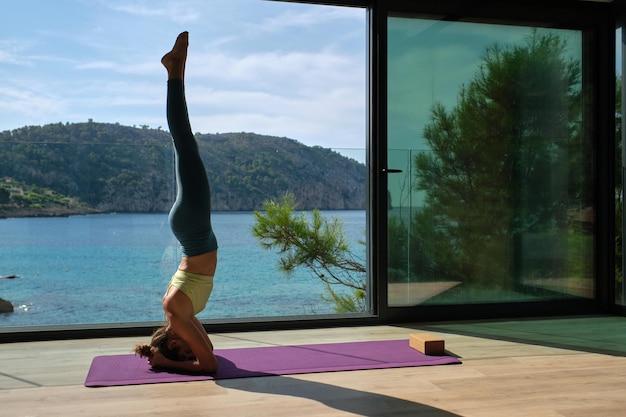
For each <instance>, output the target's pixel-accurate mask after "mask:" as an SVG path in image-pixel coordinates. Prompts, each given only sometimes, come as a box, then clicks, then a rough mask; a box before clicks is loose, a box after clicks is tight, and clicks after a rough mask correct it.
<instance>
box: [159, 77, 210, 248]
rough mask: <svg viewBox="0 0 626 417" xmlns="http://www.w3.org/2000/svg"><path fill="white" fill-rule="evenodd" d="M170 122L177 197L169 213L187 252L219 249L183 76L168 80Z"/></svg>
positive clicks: (173, 226) (172, 226)
mask: <svg viewBox="0 0 626 417" xmlns="http://www.w3.org/2000/svg"><path fill="white" fill-rule="evenodd" d="M167 123H168V125H169V128H170V133H171V135H172V139H173V142H174V151H175V152H174V155H175V160H176V201H175V202H174V205H173V206H172V209H171V210H170V214H169V223H170V227H171V228H172V232H173V233H174V236H176V238H177V239H178V241H179V242H180V245H181V246H182V251H183V255H184V256H196V255H202V254H203V253H207V252H212V251H214V250H216V249H217V239H216V238H215V234H214V233H213V229H212V227H211V189H210V187H209V180H208V178H207V175H206V170H205V168H204V164H203V163H202V159H200V153H199V151H198V144H197V142H196V139H195V137H194V135H193V133H192V131H191V125H190V123H189V115H188V113H187V102H186V100H185V88H184V86H183V82H182V80H169V81H168V82H167Z"/></svg>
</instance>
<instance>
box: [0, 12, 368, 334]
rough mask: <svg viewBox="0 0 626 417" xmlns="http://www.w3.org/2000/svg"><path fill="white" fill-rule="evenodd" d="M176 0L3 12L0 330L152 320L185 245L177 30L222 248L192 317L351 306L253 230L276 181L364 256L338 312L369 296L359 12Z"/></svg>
mask: <svg viewBox="0 0 626 417" xmlns="http://www.w3.org/2000/svg"><path fill="white" fill-rule="evenodd" d="M174 3H175V2H174ZM174 3H172V5H171V7H172V9H171V10H168V9H167V6H166V5H162V7H161V6H159V7H154V8H150V9H146V8H141V7H134V6H133V5H132V4H128V2H125V1H106V2H67V1H59V2H53V3H52V2H49V1H46V0H25V1H22V2H20V3H16V4H14V5H12V6H11V7H9V8H6V10H4V11H3V22H4V23H3V33H4V34H7V36H4V37H3V39H2V40H0V42H1V44H2V47H1V48H0V49H1V51H2V52H0V74H1V75H2V76H1V77H0V91H2V94H0V109H1V112H0V276H2V277H6V278H2V279H0V298H2V299H4V300H8V301H10V302H11V304H12V305H13V307H14V312H13V313H10V314H0V327H19V328H23V327H24V326H32V325H65V324H85V323H86V324H89V323H103V322H106V323H125V322H130V323H134V322H144V321H162V319H163V312H162V310H161V298H162V296H163V293H164V292H165V290H166V286H167V284H168V282H169V280H170V278H171V276H172V274H173V273H174V272H175V270H176V268H177V266H178V263H179V262H180V256H181V253H180V249H179V246H178V244H177V242H176V241H175V240H174V238H173V235H172V234H171V232H170V229H169V225H168V221H167V212H168V210H169V208H170V206H171V203H172V201H173V199H174V196H175V184H174V179H173V161H172V149H171V148H172V146H171V138H170V136H169V133H168V132H167V131H166V130H164V129H166V126H167V125H166V119H165V92H166V90H165V85H166V83H165V80H166V72H165V70H164V69H163V68H162V66H161V64H160V58H161V56H162V54H163V53H164V52H166V51H167V50H169V48H171V46H172V45H173V42H174V39H175V37H176V35H177V34H178V32H179V31H180V30H181V28H182V29H185V30H189V32H190V48H189V57H188V61H187V76H186V79H185V83H186V87H187V88H186V89H187V101H188V105H189V111H190V119H191V125H192V128H193V130H194V131H195V132H199V133H198V134H197V138H198V142H199V144H200V149H201V154H202V156H203V158H204V161H205V165H206V168H207V171H208V173H209V179H210V181H211V191H212V203H213V209H214V212H213V214H212V223H213V227H214V229H215V232H216V235H217V238H218V241H219V245H220V252H219V258H220V261H219V265H218V268H217V274H216V277H215V288H214V290H213V293H212V295H211V298H210V300H209V302H208V304H207V308H206V309H205V310H204V311H203V312H202V313H200V314H199V316H198V317H199V318H201V319H230V318H247V317H264V318H268V319H269V318H270V317H299V316H312V317H314V316H317V315H319V314H334V313H335V312H337V311H341V312H342V313H343V312H346V300H348V301H349V300H350V299H351V297H352V296H353V295H354V294H355V291H354V289H353V288H349V287H347V286H345V285H336V286H333V287H332V289H333V290H334V295H336V296H338V297H339V298H338V299H334V298H333V297H332V296H331V294H330V293H329V291H328V288H327V286H326V284H325V283H324V282H323V281H322V280H321V279H320V276H319V275H316V274H314V273H313V272H312V271H311V270H310V269H308V268H306V267H305V266H298V267H297V268H296V269H295V270H294V271H293V273H292V274H291V275H288V274H286V273H284V272H283V271H282V270H281V269H280V268H279V265H280V256H279V253H278V251H277V250H275V249H271V250H266V249H264V247H262V246H261V243H260V241H259V240H258V239H257V238H255V237H254V236H253V235H252V230H251V229H252V226H253V225H254V224H255V216H254V214H253V210H260V209H262V207H263V203H264V201H265V200H272V201H279V200H280V199H281V198H282V197H283V195H284V193H285V192H291V193H293V194H294V196H295V199H296V203H297V207H296V209H295V211H294V215H297V216H299V215H300V213H303V215H304V216H305V217H306V218H307V219H310V218H311V217H312V210H313V209H315V208H317V209H320V210H321V214H322V217H323V218H325V219H328V220H329V221H331V220H332V219H335V218H337V219H338V220H340V221H341V222H342V227H343V228H342V232H343V235H342V236H343V237H344V238H345V242H346V244H347V246H348V249H349V251H350V254H351V255H353V256H354V259H355V260H356V261H357V263H358V266H359V267H360V268H361V269H357V271H358V272H357V273H356V274H354V275H355V276H354V278H355V279H356V280H357V281H358V282H359V283H360V287H359V291H360V292H359V293H358V296H359V297H361V298H359V300H360V304H358V303H357V306H356V307H355V308H354V309H352V310H349V308H348V310H349V311H351V312H352V311H356V312H359V313H360V312H362V311H363V310H366V309H367V308H369V305H368V304H367V303H366V302H365V301H364V300H366V298H365V297H364V295H365V292H364V291H363V289H362V288H361V287H365V286H366V279H367V277H366V274H365V272H364V269H365V264H364V262H365V256H364V255H365V247H364V245H363V244H362V243H361V242H362V241H363V240H364V237H365V221H366V219H365V187H366V184H365V177H366V168H365V149H364V147H365V139H366V138H365V128H366V122H365V121H366V82H365V78H366V37H365V34H366V19H365V18H366V15H365V13H366V12H365V10H364V9H358V8H345V7H331V6H320V5H306V4H296V3H281V2H265V1H258V0H238V1H237V2H233V1H231V0H212V1H204V2H194V5H193V7H191V8H187V9H185V10H183V9H181V8H179V6H176V5H174ZM8 34H10V37H8ZM225 132H233V133H225ZM248 132H253V133H248ZM48 215H54V216H55V217H46V216H48ZM336 230H337V229H336V228H335V229H333V231H336ZM14 276H16V277H19V278H9V277H14ZM342 297H343V298H342ZM348 307H350V306H349V305H348ZM357 307H358V308H360V309H358V308H357Z"/></svg>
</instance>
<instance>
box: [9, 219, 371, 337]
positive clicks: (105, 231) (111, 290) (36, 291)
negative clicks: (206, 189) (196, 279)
mask: <svg viewBox="0 0 626 417" xmlns="http://www.w3.org/2000/svg"><path fill="white" fill-rule="evenodd" d="M322 214H323V216H324V217H327V218H334V217H337V218H339V219H340V220H341V221H342V222H343V225H344V226H343V227H344V233H345V235H346V236H347V238H348V240H349V242H350V244H351V248H352V250H353V252H355V253H357V254H359V255H361V256H363V259H364V255H365V248H364V246H363V245H362V244H360V243H359V241H362V240H363V239H364V236H365V212H364V211H324V212H322ZM212 222H213V228H214V230H215V233H216V235H217V238H218V241H219V246H220V250H219V262H218V267H217V272H216V274H215V287H214V290H213V294H212V295H211V298H210V300H209V303H208V304H207V308H206V309H205V310H204V311H203V312H202V313H200V314H199V315H198V317H199V318H201V319H219V318H248V317H269V316H294V315H309V314H329V313H333V312H334V309H333V304H332V303H330V302H327V301H325V300H323V299H322V295H323V294H324V285H323V284H322V283H321V281H320V280H319V279H318V278H316V277H315V276H313V275H312V274H311V272H309V271H308V270H305V269H301V270H297V271H295V272H294V273H293V274H292V275H290V276H289V277H287V276H285V275H284V274H283V273H282V272H280V271H279V269H278V260H279V256H278V254H277V253H275V252H271V251H268V250H265V249H263V248H261V246H260V245H259V242H258V241H257V240H256V238H254V237H253V236H252V232H251V228H252V226H253V224H254V222H255V217H254V214H253V213H251V212H234V213H233V212H228V213H221V212H218V213H213V215H212ZM179 261H180V248H179V246H178V243H177V242H176V240H175V239H174V237H173V236H172V234H171V231H170V229H169V225H168V222H167V214H100V215H88V216H70V217H54V218H17V219H0V276H4V275H18V276H19V278H16V279H0V298H4V299H5V300H9V301H11V303H13V305H14V307H15V312H13V313H7V314H0V327H16V326H17V327H23V326H39V325H67V324H90V323H127V322H130V323H132V322H146V321H162V320H163V312H162V310H161V298H162V296H163V293H164V292H165V289H166V286H167V284H168V282H169V280H170V277H171V275H172V274H173V273H174V272H175V270H176V268H177V266H178V263H179Z"/></svg>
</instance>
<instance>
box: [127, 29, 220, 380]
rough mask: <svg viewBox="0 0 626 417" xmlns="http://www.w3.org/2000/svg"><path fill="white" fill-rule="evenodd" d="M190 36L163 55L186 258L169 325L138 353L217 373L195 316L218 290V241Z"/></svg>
mask: <svg viewBox="0 0 626 417" xmlns="http://www.w3.org/2000/svg"><path fill="white" fill-rule="evenodd" d="M188 44H189V34H188V33H187V32H183V33H181V34H180V35H178V38H177V39H176V42H175V44H174V47H173V48H172V50H171V51H170V52H169V53H167V54H166V55H165V56H164V57H163V58H162V59H161V63H162V64H163V66H164V67H165V68H166V69H167V74H168V81H167V121H168V124H169V128H170V133H171V135H172V139H173V143H174V150H175V159H176V188H177V193H176V201H175V202H174V205H173V206H172V209H171V210H170V214H169V222H170V226H171V228H172V232H173V233H174V235H175V236H176V238H177V239H178V241H179V242H180V244H181V247H182V252H183V256H182V260H181V262H180V265H179V266H178V270H177V271H176V273H175V274H174V276H173V277H172V280H171V281H170V284H169V286H168V288H167V291H166V293H165V296H164V297H163V312H164V313H165V319H166V320H167V325H166V326H164V327H162V328H160V329H157V330H156V331H155V333H154V335H153V336H152V341H151V343H150V345H137V346H136V347H135V352H136V353H138V354H140V355H141V356H142V357H147V358H148V362H149V363H150V364H151V365H152V366H153V367H154V368H163V369H169V370H173V371H180V372H186V373H188V372H190V373H213V372H215V371H216V370H217V366H218V363H217V359H216V358H215V355H214V354H213V344H212V343H211V340H210V339H209V337H208V335H207V333H206V331H205V330H204V327H203V326H202V324H201V323H200V321H199V320H198V319H197V318H196V314H198V313H199V312H200V311H202V310H203V309H204V307H205V306H206V303H207V300H208V299H209V295H210V294H211V290H212V288H213V276H214V274H215V268H216V266H217V240H216V239H215V235H214V234H213V230H212V228H211V198H210V189H209V181H208V179H207V176H206V171H205V169H204V165H203V163H202V160H201V159H200V154H199V151H198V144H197V143H196V140H195V138H194V135H193V133H192V131H191V126H190V123H189V116H188V114H187V104H186V100H185V90H184V75H185V62H186V60H187V46H188Z"/></svg>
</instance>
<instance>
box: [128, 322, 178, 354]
mask: <svg viewBox="0 0 626 417" xmlns="http://www.w3.org/2000/svg"><path fill="white" fill-rule="evenodd" d="M134 350H135V353H136V354H138V355H139V356H141V357H142V358H147V357H150V355H151V353H152V350H156V351H158V352H160V353H161V354H162V355H163V356H165V357H166V358H168V359H171V360H175V361H178V360H181V355H183V354H186V352H181V344H180V342H178V341H177V337H176V335H175V334H174V332H173V331H172V330H171V329H170V328H169V327H168V326H162V327H159V328H158V329H156V330H155V331H154V333H153V334H152V340H151V341H150V344H149V345H146V344H142V345H137V346H135V349H134Z"/></svg>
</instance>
